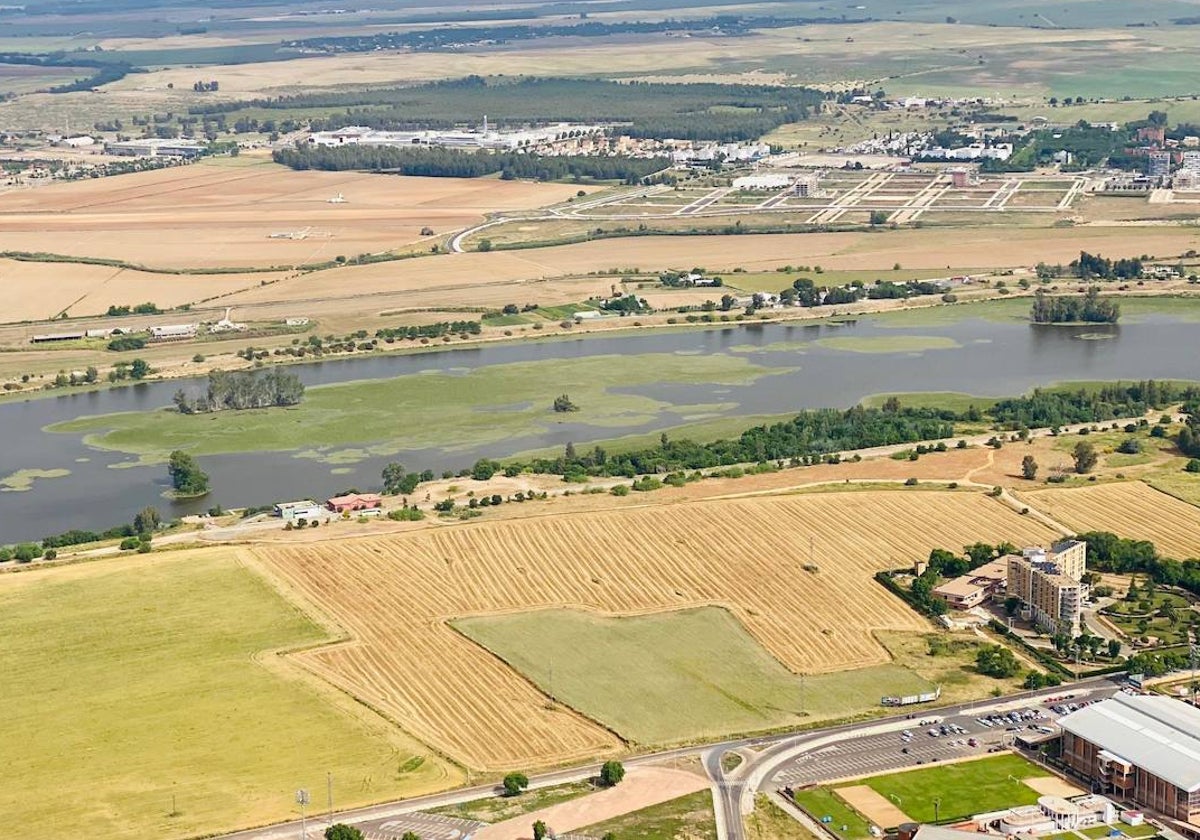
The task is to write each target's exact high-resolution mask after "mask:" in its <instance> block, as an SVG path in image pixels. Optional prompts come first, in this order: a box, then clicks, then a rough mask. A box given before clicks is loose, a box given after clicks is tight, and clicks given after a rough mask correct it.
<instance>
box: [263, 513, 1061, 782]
mask: <svg viewBox="0 0 1200 840" xmlns="http://www.w3.org/2000/svg"><path fill="white" fill-rule="evenodd" d="M1052 536H1053V534H1052V533H1051V532H1050V531H1049V530H1047V529H1045V528H1043V527H1042V526H1040V525H1039V524H1037V523H1036V522H1034V521H1031V520H1030V519H1027V518H1022V517H1020V516H1019V515H1017V514H1015V513H1013V512H1012V511H1010V510H1009V509H1007V508H1005V507H1004V506H1002V505H1000V504H998V503H997V502H995V501H993V500H991V499H989V498H986V497H984V496H983V495H980V494H974V493H944V492H921V491H917V492H909V493H901V492H888V491H882V492H881V491H864V492H860V493H852V494H825V495H812V496H791V497H773V498H761V499H745V500H727V501H718V502H698V503H693V504H678V505H658V506H653V507H645V508H632V509H625V510H609V511H599V512H592V513H581V514H576V515H571V516H556V517H544V518H533V519H525V520H518V521H509V522H504V521H500V522H487V523H482V524H470V525H461V526H455V527H446V528H439V529H432V530H426V531H420V532H415V533H410V534H403V535H397V536H394V537H379V538H368V539H362V540H347V541H343V542H340V543H338V544H336V545H320V546H300V545H297V546H272V547H259V548H256V549H254V550H253V552H254V555H255V556H256V557H257V558H258V560H259V561H260V562H261V566H262V567H263V569H264V571H265V572H266V573H267V574H268V575H269V576H271V577H272V578H274V579H276V580H277V581H279V582H280V584H281V586H282V587H283V588H284V589H285V590H287V591H290V592H292V593H294V594H295V595H296V596H297V597H298V598H299V599H300V600H301V601H302V602H304V603H306V604H308V605H309V606H310V607H311V608H314V609H317V610H319V611H320V612H322V613H324V614H325V615H327V616H330V617H332V618H333V619H334V620H336V621H337V622H338V623H340V624H341V625H342V626H343V627H344V628H345V630H346V631H347V632H348V633H349V634H350V636H351V637H352V639H353V641H351V642H349V643H347V644H342V645H337V646H333V647H328V648H320V649H315V650H311V651H307V652H304V653H301V654H298V655H297V656H298V659H299V661H300V662H301V663H302V664H303V665H305V666H307V667H308V668H310V669H312V670H313V671H314V672H316V673H317V674H319V675H321V676H323V677H324V678H325V679H327V680H329V681H330V682H332V683H334V684H335V685H337V686H339V687H340V688H343V689H344V690H346V691H348V692H349V693H351V694H353V695H355V696H356V697H358V698H360V699H361V700H363V701H365V702H366V703H368V704H369V705H371V706H372V707H374V708H377V709H380V710H381V711H382V712H383V713H384V714H386V715H387V716H388V717H390V718H391V719H392V720H394V721H396V722H398V723H399V725H401V726H402V727H403V728H404V729H406V730H408V731H409V732H410V733H412V734H414V735H416V736H417V737H418V738H419V739H421V740H423V741H425V742H426V743H428V744H429V745H431V746H432V747H434V748H435V749H438V750H439V751H442V752H444V753H445V754H447V755H449V756H451V757H453V758H455V759H457V760H459V761H462V762H464V763H466V764H468V765H470V766H474V767H477V768H483V769H492V770H498V769H504V768H508V767H511V766H520V765H522V764H540V765H546V764H552V763H558V762H567V761H571V760H579V759H581V758H583V757H584V756H589V755H595V754H597V753H603V752H608V751H613V750H616V749H618V748H619V746H620V744H619V742H618V740H617V738H616V737H614V735H613V734H611V733H610V732H608V731H607V730H605V729H603V728H601V727H599V726H598V725H596V724H594V723H593V722H591V721H589V720H587V719H585V718H583V717H582V716H579V715H576V714H574V713H572V712H570V711H567V710H564V709H562V708H560V707H554V706H551V705H550V704H548V703H547V702H546V699H545V697H544V696H543V695H542V694H541V693H539V692H538V691H537V690H536V689H535V688H534V687H533V686H532V685H531V684H530V683H529V682H527V681H526V680H525V679H524V678H522V677H521V676H520V675H518V674H517V673H516V672H514V671H512V670H510V669H509V668H508V667H507V666H505V665H504V664H502V663H501V662H500V661H499V660H497V659H495V658H494V657H493V656H491V655H490V654H488V653H487V652H485V651H484V650H483V649H482V648H479V647H477V646H475V645H474V644H472V643H471V642H470V641H468V640H467V639H466V638H464V637H463V636H460V635H459V634H458V633H456V632H455V631H454V630H452V629H451V628H450V627H449V626H448V625H447V622H448V621H449V620H450V619H454V618H458V617H462V616H469V615H487V614H497V613H505V612H519V611H527V610H533V609H545V608H553V607H561V606H566V607H572V608H578V609H590V610H596V611H599V612H601V613H604V614H638V613H647V612H654V611H660V610H670V609H680V608H684V607H692V606H698V605H706V604H711V605H719V606H724V607H726V608H728V609H729V610H730V611H731V612H732V614H733V615H734V616H735V617H737V618H738V619H739V620H740V621H741V622H742V623H743V624H744V625H745V627H746V628H747V630H748V631H749V633H750V634H751V635H752V636H753V637H754V638H755V639H756V640H757V641H758V642H759V643H760V644H762V645H763V646H764V647H765V649H766V650H767V651H768V652H770V653H771V654H772V655H774V656H775V657H777V658H778V659H779V660H780V661H781V662H782V663H784V664H785V665H786V666H787V667H789V668H791V669H793V670H796V671H807V672H825V671H835V670H843V669H848V668H854V667H860V666H867V665H872V664H877V663H881V662H885V661H886V660H887V654H886V652H885V651H884V649H883V648H882V647H881V646H880V645H879V644H878V642H877V641H876V640H875V639H874V637H873V635H872V633H873V631H876V630H881V629H888V630H896V631H919V630H922V629H924V628H926V627H927V625H926V623H925V622H924V620H923V619H921V618H920V617H919V616H917V615H916V614H915V613H914V612H912V611H911V610H910V609H909V608H908V607H907V606H905V605H904V604H903V603H902V602H901V601H899V600H898V599H896V598H894V597H892V596H891V595H889V594H888V593H887V592H886V591H885V590H884V589H883V588H882V587H879V586H877V585H876V584H874V583H873V581H872V575H873V574H874V573H875V572H876V571H878V570H880V569H883V568H890V567H895V566H899V565H905V564H907V563H910V562H911V561H912V560H913V559H914V558H918V557H923V556H925V555H926V554H927V553H928V552H929V550H930V548H932V547H934V546H949V547H951V548H955V547H958V546H962V545H966V544H968V543H971V542H974V541H976V540H986V541H992V542H995V541H999V540H1002V539H1008V540H1012V541H1014V542H1017V543H1037V542H1042V541H1045V540H1048V539H1050V538H1051V537H1052ZM810 540H812V541H813V543H814V545H815V547H816V556H815V562H816V563H817V565H818V566H819V571H817V572H803V571H801V570H800V564H801V563H805V562H808V556H809V547H810Z"/></svg>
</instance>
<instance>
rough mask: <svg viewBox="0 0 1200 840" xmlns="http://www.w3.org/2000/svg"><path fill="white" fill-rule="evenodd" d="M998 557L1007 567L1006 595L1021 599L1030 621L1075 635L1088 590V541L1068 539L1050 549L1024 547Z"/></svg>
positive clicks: (1077, 631) (1048, 628) (1049, 628)
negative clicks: (1019, 550) (1086, 577)
mask: <svg viewBox="0 0 1200 840" xmlns="http://www.w3.org/2000/svg"><path fill="white" fill-rule="evenodd" d="M1001 559H1002V560H1003V561H1004V562H1005V563H1006V564H1007V567H1008V590H1007V591H1008V595H1009V596H1010V597H1016V598H1020V599H1021V606H1022V610H1023V611H1024V612H1025V613H1026V614H1027V615H1028V617H1029V619H1030V620H1031V621H1033V622H1034V623H1035V624H1037V625H1039V626H1041V627H1044V628H1046V629H1047V630H1051V631H1054V632H1065V633H1070V634H1071V635H1078V633H1079V628H1080V612H1081V610H1082V609H1083V604H1084V601H1085V600H1086V598H1087V593H1088V586H1087V584H1086V583H1084V582H1083V575H1084V573H1085V572H1086V571H1087V543H1085V542H1081V541H1079V540H1067V541H1064V542H1060V543H1056V544H1055V545H1054V546H1053V547H1052V548H1051V549H1050V551H1046V550H1045V549H1042V548H1027V549H1025V550H1024V551H1023V552H1022V553H1021V554H1020V555H1009V556H1007V557H1003V558H1001Z"/></svg>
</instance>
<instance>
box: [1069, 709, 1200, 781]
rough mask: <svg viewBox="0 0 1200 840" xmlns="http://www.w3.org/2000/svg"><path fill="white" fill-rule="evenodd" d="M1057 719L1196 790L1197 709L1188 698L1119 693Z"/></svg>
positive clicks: (1199, 766) (1199, 765)
mask: <svg viewBox="0 0 1200 840" xmlns="http://www.w3.org/2000/svg"><path fill="white" fill-rule="evenodd" d="M1059 725H1060V726H1061V727H1062V728H1063V729H1064V730H1065V731H1067V732H1071V733H1073V734H1075V735H1077V736H1079V737H1080V738H1084V739H1086V740H1088V741H1091V742H1092V743H1094V744H1096V745H1098V746H1100V747H1101V748H1103V749H1105V750H1108V751H1109V752H1110V753H1113V754H1115V755H1118V756H1120V757H1121V758H1123V759H1125V760H1126V761H1128V762H1130V763H1131V764H1134V765H1136V766H1138V767H1140V768H1141V769H1143V770H1145V771H1146V772H1148V773H1151V774H1153V775H1155V776H1157V777H1158V778H1160V779H1163V780H1164V781H1167V782H1169V783H1171V784H1173V785H1175V786H1176V787H1179V788H1183V789H1184V790H1186V791H1189V792H1192V791H1198V790H1200V709H1196V708H1195V707H1193V706H1189V705H1188V704H1187V703H1183V702H1181V701H1179V700H1174V699H1172V698H1170V697H1162V696H1158V695H1129V694H1117V695H1114V696H1113V697H1112V698H1110V699H1108V700H1102V701H1100V702H1099V703H1093V704H1092V705H1090V706H1086V707H1084V708H1082V709H1080V710H1079V711H1077V712H1073V713H1072V714H1069V715H1067V716H1066V717H1064V718H1062V719H1061V720H1060V721H1059Z"/></svg>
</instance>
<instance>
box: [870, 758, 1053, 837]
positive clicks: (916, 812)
mask: <svg viewBox="0 0 1200 840" xmlns="http://www.w3.org/2000/svg"><path fill="white" fill-rule="evenodd" d="M1045 775H1048V774H1047V773H1046V771H1045V770H1043V769H1042V768H1040V767H1038V766H1037V765H1035V764H1031V763H1030V762H1028V761H1026V760H1025V759H1023V758H1021V757H1020V756H1017V755H999V756H993V757H991V758H981V759H979V760H978V761H966V762H962V763H959V764H944V765H941V766H940V767H930V768H928V769H926V770H907V771H905V772H903V773H891V774H888V775H886V776H873V777H872V778H869V779H863V780H862V781H861V782H856V784H864V785H867V786H868V787H870V788H872V789H873V790H874V791H875V792H876V793H879V794H880V795H882V796H884V797H887V798H889V799H891V800H892V801H893V802H895V803H897V807H898V808H900V810H902V811H904V813H906V814H908V815H909V816H910V817H912V818H913V819H914V820H917V821H918V822H932V821H933V820H934V817H935V810H936V812H937V813H936V816H937V818H938V819H939V820H941V821H942V822H946V821H949V820H957V819H965V818H967V817H970V816H973V815H974V814H981V813H984V812H985V811H997V810H1000V809H1001V808H1010V807H1013V806H1015V805H1034V804H1036V803H1037V800H1038V793H1037V791H1035V790H1034V789H1033V788H1031V787H1029V786H1028V785H1026V784H1023V783H1022V781H1021V780H1022V779H1028V778H1031V777H1033V776H1045ZM935 800H940V803H941V804H940V807H937V808H936V809H935V806H934V801H935Z"/></svg>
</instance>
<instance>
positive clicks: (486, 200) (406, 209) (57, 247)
mask: <svg viewBox="0 0 1200 840" xmlns="http://www.w3.org/2000/svg"><path fill="white" fill-rule="evenodd" d="M578 190H579V187H578V186H575V185H568V184H536V183H531V182H525V181H501V180H499V179H491V178H475V179H465V178H409V177H400V176H383V175H371V174H366V173H359V172H293V171H291V170H289V169H285V168H284V167H281V166H276V165H275V164H273V163H271V162H270V161H269V160H266V159H264V158H254V159H251V158H244V159H243V158H238V159H232V160H230V159H223V160H214V161H211V162H202V163H198V164H194V165H191V166H180V167H172V168H169V169H163V170H158V171H155V172H141V173H136V174H131V175H121V176H117V177H112V178H99V179H94V180H88V181H77V182H71V183H61V184H54V185H49V186H44V187H37V188H33V189H23V190H13V191H10V192H7V193H4V194H3V196H0V250H12V251H34V252H38V251H44V252H49V253H55V254H69V255H72V256H85V257H102V258H106V259H115V260H124V261H127V262H132V263H137V264H141V265H148V266H151V267H169V268H214V267H220V268H228V267H248V268H262V267H269V266H275V265H295V264H301V263H308V262H319V261H324V260H330V259H333V258H334V257H335V256H337V255H339V254H340V255H344V256H354V255H355V254H360V253H368V252H370V253H374V252H379V251H388V250H393V249H396V248H399V247H401V246H403V245H408V244H411V243H414V242H418V241H420V240H421V239H423V237H422V236H421V230H422V228H424V227H426V226H428V227H430V228H432V229H433V230H434V231H435V232H437V233H439V234H444V233H446V232H448V231H450V230H454V229H458V228H462V227H466V226H468V225H471V224H475V223H477V222H479V221H481V220H482V219H483V217H484V215H485V214H487V213H489V212H495V211H504V210H524V209H529V208H536V207H541V206H544V205H548V204H554V203H557V202H559V201H564V200H566V199H567V198H569V197H571V196H574V195H575V193H576V192H578ZM338 194H341V195H342V196H343V197H344V198H345V203H330V202H329V199H331V198H334V197H335V196H337V195H338ZM272 234H290V235H292V236H294V237H295V238H271V236H272ZM63 270H64V271H66V270H69V269H68V267H64V268H63Z"/></svg>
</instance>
